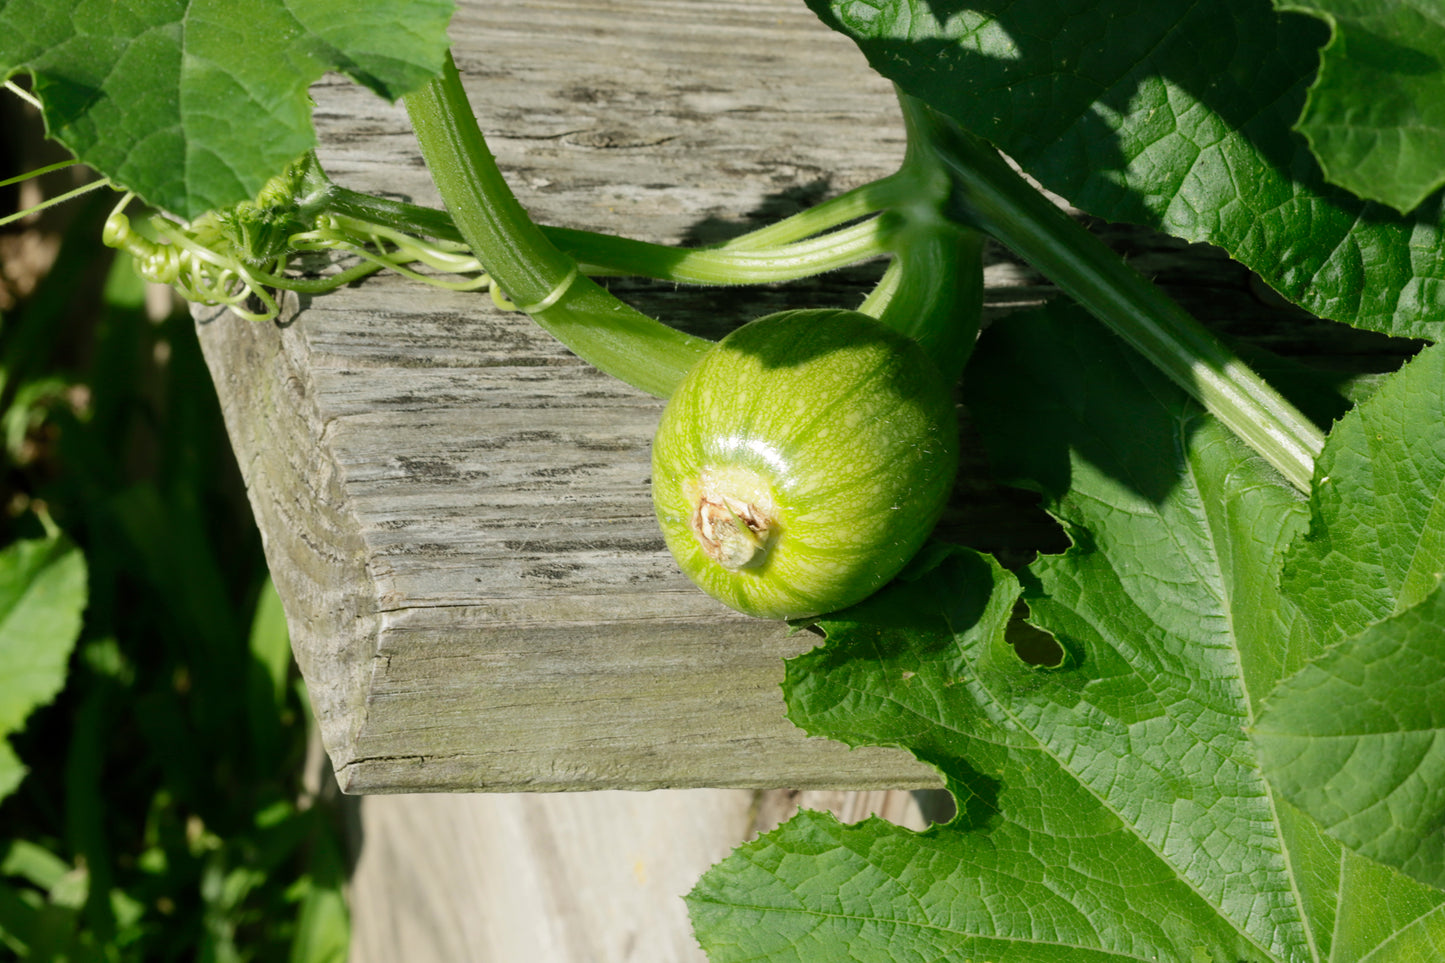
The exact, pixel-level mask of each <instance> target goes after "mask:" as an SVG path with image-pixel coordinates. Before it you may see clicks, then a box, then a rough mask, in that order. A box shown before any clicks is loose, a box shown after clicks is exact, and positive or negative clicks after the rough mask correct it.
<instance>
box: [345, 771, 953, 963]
mask: <svg viewBox="0 0 1445 963" xmlns="http://www.w3.org/2000/svg"><path fill="white" fill-rule="evenodd" d="M930 795H932V794H931V793H929V792H927V791H925V792H924V793H920V794H914V793H907V792H901V791H896V790H894V791H875V792H841V791H817V790H815V791H806V792H782V791H758V792H750V791H746V790H737V789H732V790H728V789H691V790H674V791H670V792H645V793H637V792H595V793H488V794H470V795H459V794H440V793H438V794H431V795H389V796H369V797H367V798H366V799H365V800H363V801H362V805H361V837H360V860H359V862H358V863H357V866H356V871H355V873H354V874H353V876H352V888H351V909H352V919H353V933H352V952H351V963H395V961H398V960H405V961H406V963H502V961H508V963H510V961H528V963H530V961H534V960H535V961H539V963H704V961H705V960H706V957H705V956H704V954H703V952H702V950H701V949H699V948H698V946H697V943H696V941H695V940H694V939H693V936H692V928H691V925H690V923H689V922H688V919H687V910H686V906H685V904H684V903H683V896H684V894H686V893H687V892H688V891H689V890H691V889H692V888H693V886H694V885H695V884H696V883H697V880H698V878H699V877H700V876H701V875H702V874H703V873H704V872H706V870H707V869H708V867H709V866H711V865H712V864H714V863H716V862H717V861H718V860H720V859H722V858H724V857H725V856H727V855H728V853H729V852H731V850H732V849H733V847H735V846H737V845H738V844H739V843H741V842H742V841H743V840H745V839H750V838H752V837H753V836H755V835H757V834H758V833H760V832H765V831H767V830H769V829H772V828H773V827H774V826H776V825H777V824H778V823H779V822H781V821H782V820H783V819H785V818H787V817H788V816H790V815H792V813H793V812H795V811H796V810H797V809H798V808H799V807H800V806H801V807H806V808H809V809H822V810H827V811H830V812H832V813H834V814H835V815H837V816H838V817H839V818H840V819H842V820H843V821H844V822H856V821H858V820H860V819H863V818H865V817H866V816H868V815H870V814H873V813H876V814H878V815H880V816H882V817H884V818H886V819H890V820H892V821H893V822H896V823H899V824H900V825H904V826H908V827H910V828H913V829H923V828H925V827H926V826H927V824H928V822H929V819H930V816H929V814H928V813H927V812H926V811H925V809H926V807H927V805H928V804H929V802H930V798H929V797H930Z"/></svg>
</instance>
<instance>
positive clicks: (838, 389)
mask: <svg viewBox="0 0 1445 963" xmlns="http://www.w3.org/2000/svg"><path fill="white" fill-rule="evenodd" d="M957 462H958V426H957V422H956V418H955V414H954V407H953V396H952V390H951V385H949V384H948V383H947V382H946V381H945V379H944V378H943V376H942V375H941V374H940V373H939V371H938V369H937V368H936V367H935V365H934V364H933V362H932V361H931V360H930V359H929V358H928V356H927V355H926V354H925V353H924V351H923V349H922V348H920V347H919V345H918V343H917V342H915V341H913V340H912V339H910V338H908V337H905V336H904V335H902V334H899V333H897V332H895V331H893V330H892V329H890V328H888V327H886V326H884V325H883V324H881V323H880V322H878V321H876V320H874V319H873V318H871V317H869V316H868V315H865V314H860V313H858V312H856V311H844V310H801V311H784V312H782V313H779V314H773V315H769V316H767V317H764V318H759V319H758V320H756V321H753V322H751V323H750V324H747V325H745V326H744V327H742V328H739V329H738V330H737V331H734V332H733V333H732V334H730V335H728V336H727V337H726V338H724V339H722V340H721V341H719V342H718V343H717V345H716V346H714V347H713V348H712V349H710V350H709V352H708V353H707V354H706V355H704V356H703V358H702V360H701V361H699V362H698V363H697V365H696V366H695V367H694V368H693V369H692V371H690V372H689V373H688V375H687V377H686V378H685V379H684V380H683V382H682V384H681V385H680V386H679V387H678V388H677V390H676V391H675V392H674V393H673V395H672V397H671V398H670V399H669V400H668V403H667V408H666V409H665V410H664V412H663V415H662V421H661V423H660V424H659V425H658V429H657V434H656V436H655V437H654V439H653V443H652V494H653V505H654V507H655V509H656V511H657V519H658V522H659V523H660V524H661V526H662V532H663V536H664V537H665V538H666V540H667V546H668V549H669V550H670V551H671V552H672V554H673V557H674V558H675V559H676V560H677V562H678V565H679V566H680V567H681V568H682V570H683V572H684V573H686V575H687V576H688V577H689V578H691V579H692V580H693V581H694V582H695V583H697V585H698V586H699V587H700V588H702V589H703V590H704V591H705V592H707V593H708V594H709V595H712V596H713V597H714V598H716V599H719V600H720V601H722V602H724V603H726V604H728V605H730V606H732V607H733V608H735V609H737V610H738V611H740V612H745V613H747V614H749V615H754V616H759V617H762V618H778V619H796V618H804V617H808V616H813V615H820V614H822V613H824V612H832V611H836V610H838V609H841V608H844V607H846V606H848V605H852V604H853V603H855V602H859V601H862V600H863V599H864V598H866V597H868V596H869V595H871V594H872V593H873V592H874V591H876V590H877V589H879V588H881V587H882V586H883V584H884V583H885V582H887V581H888V580H889V579H891V578H892V577H893V576H894V575H896V574H898V571H899V570H900V569H901V568H902V567H903V566H904V564H906V563H907V562H908V560H909V559H910V558H912V557H913V555H914V553H915V552H917V551H918V549H919V547H920V546H921V545H922V544H923V542H924V540H925V539H926V538H927V537H928V535H929V532H930V531H932V529H933V526H934V525H935V523H937V521H938V517H939V515H940V514H941V513H942V511H943V507H944V505H945V504H946V503H947V501H948V496H949V493H950V491H951V490H952V487H953V477H954V472H955V470H956V467H957Z"/></svg>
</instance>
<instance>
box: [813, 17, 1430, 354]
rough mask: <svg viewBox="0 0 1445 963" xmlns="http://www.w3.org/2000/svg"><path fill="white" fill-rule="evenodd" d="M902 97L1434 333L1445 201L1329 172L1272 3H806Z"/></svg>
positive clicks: (1262, 270) (1081, 202) (1107, 193)
mask: <svg viewBox="0 0 1445 963" xmlns="http://www.w3.org/2000/svg"><path fill="white" fill-rule="evenodd" d="M808 3H809V6H810V7H811V8H812V9H813V10H814V11H815V12H816V13H817V14H818V15H819V16H820V17H821V18H822V19H823V20H824V22H826V23H827V24H828V25H829V26H832V27H833V28H834V29H837V30H840V31H842V32H843V33H845V34H847V35H848V36H850V37H852V38H853V39H854V40H855V41H856V42H857V43H858V45H859V46H860V47H861V48H862V50H863V52H864V54H865V55H867V57H868V60H869V63H871V64H872V65H873V67H874V68H875V69H876V70H878V71H879V72H880V73H882V74H883V75H884V76H885V77H887V78H889V79H890V80H893V81H894V82H896V83H897V84H898V85H899V86H900V87H901V88H902V89H903V90H904V91H906V92H907V93H909V94H912V95H913V96H915V97H918V98H920V99H922V100H924V101H925V102H927V103H928V104H930V105H931V106H933V107H934V108H936V109H938V110H940V111H942V112H944V113H947V114H949V115H951V116H952V117H954V118H955V119H957V120H958V121H959V122H960V123H961V124H962V125H963V126H964V127H966V128H968V129H969V130H971V131H973V132H974V133H976V134H978V135H980V136H982V137H985V138H987V139H988V140H990V141H992V142H993V143H994V144H996V145H997V146H998V147H999V148H1000V149H1001V150H1003V151H1004V152H1005V153H1006V154H1008V155H1010V156H1011V157H1013V158H1014V159H1015V160H1016V161H1018V162H1019V163H1020V164H1021V165H1022V166H1023V167H1024V169H1025V170H1026V171H1028V173H1030V174H1031V175H1033V176H1034V177H1036V178H1037V179H1038V180H1039V181H1040V182H1041V183H1042V184H1043V185H1044V186H1045V187H1047V188H1049V189H1050V190H1052V191H1054V192H1056V193H1058V194H1060V195H1062V196H1063V197H1065V198H1067V199H1068V200H1069V201H1070V202H1071V203H1073V204H1074V205H1076V206H1078V207H1079V208H1082V209H1083V210H1085V211H1088V212H1090V213H1092V214H1095V215H1098V216H1099V217H1103V218H1105V219H1107V220H1112V221H1131V222H1136V223H1141V224H1147V225H1151V226H1153V227H1157V228H1159V229H1161V230H1164V231H1167V232H1169V233H1171V234H1175V235H1177V236H1179V237H1183V238H1187V239H1189V240H1191V241H1207V242H1210V243H1213V244H1217V245H1219V246H1221V247H1223V248H1224V249H1226V250H1227V251H1228V252H1229V253H1230V254H1231V255H1232V256H1233V257H1234V258H1236V259H1237V260H1239V261H1241V262H1243V263H1244V264H1246V265H1248V266H1249V267H1251V268H1252V269H1254V270H1255V271H1257V272H1258V273H1259V274H1260V275H1261V276H1262V277H1263V278H1264V279H1265V280H1266V281H1267V282H1268V283H1269V284H1270V285H1271V286H1273V287H1274V288H1276V289H1277V290H1279V291H1280V292H1281V293H1283V294H1284V295H1286V296H1287V297H1289V298H1291V299H1292V300H1294V301H1296V302H1297V303H1299V304H1301V305H1303V306H1305V307H1307V308H1309V309H1310V310H1311V311H1313V312H1315V313H1316V314H1319V315H1321V316H1323V317H1328V318H1334V319H1336V320H1339V321H1344V322H1347V323H1350V324H1353V325H1356V326H1359V327H1365V328H1370V329H1372V330H1377V331H1383V332H1387V333H1392V334H1398V335H1411V336H1419V337H1431V338H1435V337H1438V336H1439V334H1440V318H1441V317H1442V308H1445V232H1442V228H1441V201H1440V198H1439V197H1438V196H1437V197H1435V198H1434V199H1432V200H1431V201H1430V202H1428V203H1426V204H1424V205H1422V206H1421V207H1420V208H1419V209H1418V210H1416V211H1415V212H1414V213H1413V214H1411V215H1410V216H1402V215H1400V214H1398V213H1395V212H1392V211H1390V210H1388V209H1387V208H1383V207H1380V206H1378V205H1372V204H1369V203H1366V202H1364V201H1361V200H1360V199H1358V198H1356V197H1354V196H1353V195H1351V194H1349V193H1347V192H1346V191H1344V190H1342V189H1340V188H1338V187H1335V186H1333V185H1330V184H1328V183H1327V182H1326V181H1325V179H1324V175H1323V172H1322V171H1321V170H1320V168H1319V165H1318V164H1317V163H1316V162H1315V160H1314V157H1313V155H1312V154H1311V153H1310V150H1309V145H1308V144H1307V143H1306V142H1305V140H1304V138H1303V137H1301V136H1300V135H1299V134H1297V133H1295V132H1294V131H1293V130H1292V126H1293V125H1294V124H1295V123H1296V121H1297V119H1298V118H1299V116H1300V112H1301V111H1302V110H1303V108H1304V103H1305V92H1306V89H1307V88H1308V86H1309V83H1310V82H1311V80H1312V79H1313V77H1314V74H1315V70H1316V66H1317V64H1318V60H1319V48H1320V46H1321V45H1323V44H1324V43H1325V42H1326V40H1327V39H1328V31H1327V28H1326V27H1325V25H1324V24H1322V23H1321V22H1320V21H1318V20H1317V19H1315V18H1313V17H1307V16H1302V15H1297V14H1285V15H1281V14H1279V13H1277V12H1276V11H1275V10H1274V9H1273V8H1272V7H1271V6H1270V4H1269V2H1268V0H1200V2H1196V0H1159V2H1154V3H1148V4H1138V3H1135V2H1133V0H1007V2H1004V0H808Z"/></svg>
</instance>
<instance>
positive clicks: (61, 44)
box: [0, 0, 453, 219]
mask: <svg viewBox="0 0 1445 963" xmlns="http://www.w3.org/2000/svg"><path fill="white" fill-rule="evenodd" d="M452 6H453V5H452V3H451V0H390V2H388V3H385V4H355V3H348V2H345V0H308V2H306V3H290V2H286V0H136V2H133V3H126V4H116V3H112V2H111V0H6V2H5V3H3V4H0V76H4V77H8V76H11V75H12V74H14V73H16V72H18V71H22V70H23V71H29V72H30V73H31V75H32V76H33V78H34V84H33V90H34V92H35V94H36V95H37V96H39V97H40V99H41V101H42V102H43V104H44V114H45V123H46V129H47V131H48V132H49V134H50V135H51V136H52V137H54V138H55V139H57V140H59V141H60V142H61V143H62V144H64V145H65V146H66V147H68V148H69V149H70V150H71V151H73V152H74V153H75V155H76V157H78V158H79V159H80V160H82V161H84V162H85V163H87V164H89V165H90V166H92V167H94V168H95V169H96V170H98V171H100V172H101V173H102V174H104V175H105V176H107V177H109V178H110V179H111V180H112V181H114V182H115V183H116V184H118V185H121V186H123V187H125V188H127V189H129V190H133V191H135V192H136V193H137V194H139V195H140V196H141V197H143V198H144V199H145V200H147V201H149V202H150V203H151V204H154V205H156V206H158V207H161V208H164V209H165V210H168V211H171V212H172V213H174V214H177V215H179V216H181V217H184V218H187V219H190V218H194V217H196V216H198V215H200V214H202V213H204V212H206V211H208V210H212V209H215V208H223V207H229V206H230V205H232V204H235V203H237V202H240V201H243V200H249V199H250V198H252V197H254V196H255V195H256V194H257V193H258V192H259V191H260V189H261V187H262V186H263V185H264V184H265V182H266V181H267V180H268V179H269V178H271V177H273V176H275V175H276V174H279V173H280V172H281V170H282V169H283V168H284V167H285V166H286V165H287V164H288V163H290V162H291V161H294V160H295V159H296V158H297V157H299V156H301V155H302V154H303V153H305V152H306V151H307V150H309V149H311V147H313V146H314V145H315V142H316V135H315V133H314V131H313V130H312V127H311V103H310V100H309V99H308V97H307V93H306V89H307V87H308V86H309V85H310V84H311V83H312V82H313V81H315V80H317V79H318V78H320V76H321V75H322V74H323V73H324V72H325V71H327V70H338V71H341V72H342V73H344V74H346V75H347V76H349V77H351V78H353V79H354V80H356V81H358V82H360V83H363V84H365V85H366V86H367V87H369V88H371V89H372V90H374V91H376V92H377V93H378V94H381V95H382V96H384V97H388V98H391V99H395V98H397V97H399V96H401V95H402V94H404V93H406V92H408V91H410V90H413V89H415V88H416V87H418V86H420V85H421V84H422V83H424V82H425V81H426V80H427V79H429V78H430V77H432V76H434V75H435V74H436V73H437V72H438V71H440V69H441V64H442V56H443V54H444V53H445V52H446V49H447V40H446V28H447V23H448V21H449V19H450V17H451V13H452Z"/></svg>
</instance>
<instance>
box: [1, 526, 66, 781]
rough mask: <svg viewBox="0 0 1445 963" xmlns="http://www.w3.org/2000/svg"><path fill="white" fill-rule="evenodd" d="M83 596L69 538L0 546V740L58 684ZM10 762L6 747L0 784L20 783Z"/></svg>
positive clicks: (61, 682)
mask: <svg viewBox="0 0 1445 963" xmlns="http://www.w3.org/2000/svg"><path fill="white" fill-rule="evenodd" d="M85 598H86V586H85V559H84V558H83V557H82V556H81V554H80V550H79V549H78V548H76V547H75V546H73V545H71V544H70V543H69V542H68V541H66V540H64V539H62V538H59V537H56V538H46V539H31V540H26V541H19V542H15V543H13V544H11V545H10V546H8V547H7V548H5V549H4V551H0V667H3V669H4V671H3V672H0V740H3V739H4V737H5V736H7V735H9V734H10V733H12V732H16V731H18V730H19V729H20V728H21V727H22V726H23V725H24V724H25V719H26V717H27V716H29V715H30V713H31V712H32V711H33V710H34V709H36V708H38V707H40V706H43V705H46V704H47V703H49V702H50V700H52V699H54V698H55V695H56V693H58V692H59V691H60V690H61V688H62V687H63V686H64V685H65V675H66V669H67V665H68V663H69V660H70V652H71V649H73V648H74V647H75V641H76V639H77V638H78V637H79V636H80V625H81V613H82V612H83V611H84V610H85ZM17 765H18V761H17V760H16V759H15V757H14V754H13V753H11V752H10V751H9V750H8V747H7V749H6V751H5V752H3V753H0V789H7V788H8V789H13V788H14V787H15V784H16V783H18V782H19V779H18V778H17V775H16V766H17ZM7 783H9V785H8V786H7V785H6V784H7Z"/></svg>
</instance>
